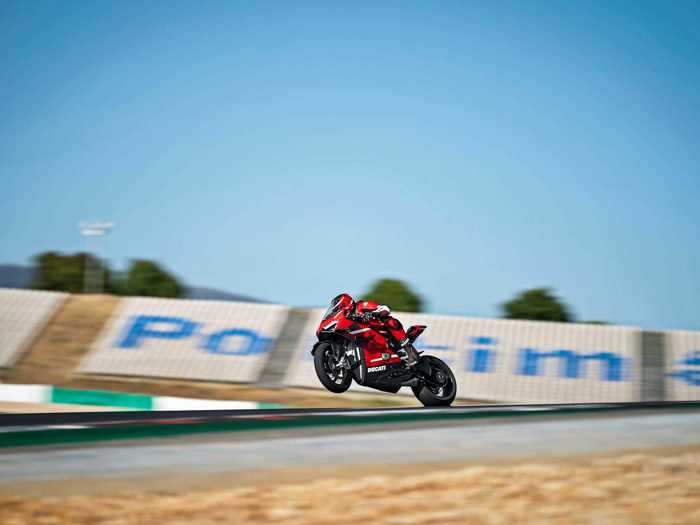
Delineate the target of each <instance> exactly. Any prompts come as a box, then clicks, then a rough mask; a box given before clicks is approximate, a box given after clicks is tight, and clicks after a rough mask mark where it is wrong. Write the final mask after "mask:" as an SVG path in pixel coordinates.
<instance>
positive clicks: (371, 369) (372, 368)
mask: <svg viewBox="0 0 700 525" xmlns="http://www.w3.org/2000/svg"><path fill="white" fill-rule="evenodd" d="M382 370H386V365H381V366H370V367H369V368H368V369H367V373H368V374H370V373H372V372H381V371H382Z"/></svg>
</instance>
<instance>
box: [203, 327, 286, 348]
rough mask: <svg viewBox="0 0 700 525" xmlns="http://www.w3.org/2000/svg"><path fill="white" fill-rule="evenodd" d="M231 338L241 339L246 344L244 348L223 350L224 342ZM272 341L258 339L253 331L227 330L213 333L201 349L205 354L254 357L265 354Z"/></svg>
mask: <svg viewBox="0 0 700 525" xmlns="http://www.w3.org/2000/svg"><path fill="white" fill-rule="evenodd" d="M231 337H240V338H243V339H244V340H245V341H246V342H245V343H244V346H243V347H242V348H241V349H239V350H235V351H230V350H226V348H224V345H223V343H224V341H226V339H228V338H231ZM271 342H272V339H270V338H268V337H260V336H259V335H258V334H257V332H254V331H253V330H246V329H243V328H230V329H228V330H220V331H219V332H214V333H213V334H211V335H210V336H209V337H207V339H206V341H205V342H204V345H203V346H202V348H204V350H206V351H207V352H211V353H212V354H222V355H254V354H261V353H263V352H267V350H268V348H269V346H270V343H271Z"/></svg>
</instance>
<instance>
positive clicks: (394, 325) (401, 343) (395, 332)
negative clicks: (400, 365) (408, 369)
mask: <svg viewBox="0 0 700 525" xmlns="http://www.w3.org/2000/svg"><path fill="white" fill-rule="evenodd" d="M385 326H386V327H387V329H388V330H389V333H390V334H391V337H393V338H394V341H396V342H397V344H398V347H399V349H398V350H397V352H396V353H397V354H398V355H399V357H400V358H401V360H402V361H404V362H405V363H406V366H413V365H415V364H416V363H417V360H416V351H415V349H414V348H413V345H412V344H411V343H410V341H409V340H408V337H406V332H405V330H404V329H403V326H401V323H400V322H399V320H398V319H396V318H394V317H389V319H387V321H386V323H385Z"/></svg>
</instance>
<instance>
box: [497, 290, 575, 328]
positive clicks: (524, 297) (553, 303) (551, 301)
mask: <svg viewBox="0 0 700 525" xmlns="http://www.w3.org/2000/svg"><path fill="white" fill-rule="evenodd" d="M501 308H502V310H503V317H504V318H505V319H528V320H532V321H557V322H560V323H569V322H572V321H573V315H572V314H571V312H570V311H569V309H568V307H567V305H566V304H564V303H563V302H562V301H561V300H560V299H559V298H558V297H557V296H556V295H554V293H553V292H552V290H551V289H549V288H533V289H532V290H525V291H524V292H521V293H519V294H518V295H517V296H516V297H515V298H513V299H511V300H510V301H508V302H507V303H504V304H503V305H501Z"/></svg>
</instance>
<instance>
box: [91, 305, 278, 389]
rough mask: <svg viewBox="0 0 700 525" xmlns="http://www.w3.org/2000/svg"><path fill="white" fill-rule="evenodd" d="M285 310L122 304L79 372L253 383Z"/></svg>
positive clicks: (248, 306) (261, 307)
mask: <svg viewBox="0 0 700 525" xmlns="http://www.w3.org/2000/svg"><path fill="white" fill-rule="evenodd" d="M287 312H288V307H286V306H280V305H262V304H252V303H232V302H223V301H192V300H177V299H153V298H142V297H139V298H130V299H125V300H123V301H122V303H121V305H120V306H119V307H118V309H117V310H116V312H115V314H114V315H113V317H112V319H111V320H110V322H109V323H108V325H107V326H106V328H105V329H104V330H103V332H102V334H101V335H100V336H99V337H98V339H97V340H96V341H95V343H94V345H93V349H92V351H91V352H90V354H89V355H88V356H86V358H85V359H84V360H83V362H82V363H81V366H80V371H81V372H89V373H98V374H116V375H133V376H156V377H168V378H183V379H201V380H209V381H233V382H252V381H256V380H257V379H258V377H259V375H260V372H261V370H262V367H263V365H264V364H265V362H266V360H267V357H268V354H269V351H270V349H271V347H272V344H273V342H274V340H275V339H276V338H277V337H278V336H279V333H280V330H281V328H282V325H283V323H284V321H285V319H286V317H287Z"/></svg>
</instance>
